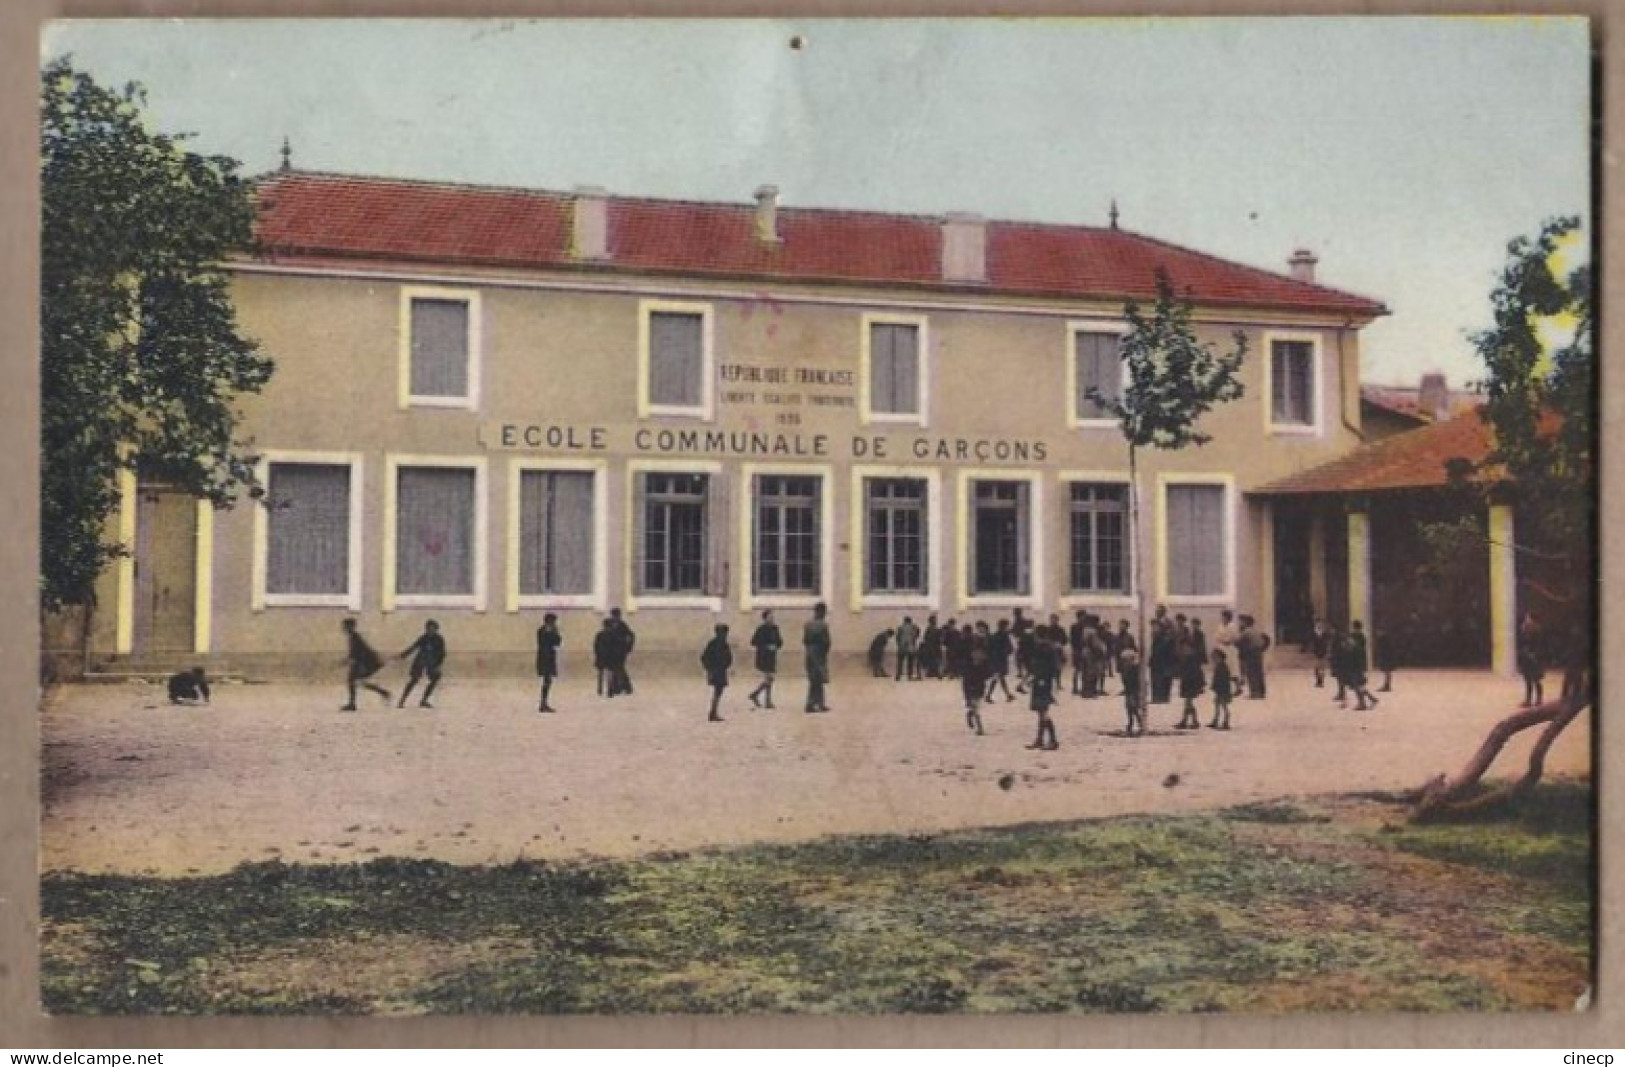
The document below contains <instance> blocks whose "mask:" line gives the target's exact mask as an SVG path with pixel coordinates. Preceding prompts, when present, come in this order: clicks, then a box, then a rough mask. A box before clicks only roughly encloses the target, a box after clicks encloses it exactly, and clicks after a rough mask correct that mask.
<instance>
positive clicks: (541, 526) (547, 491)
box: [519, 470, 595, 596]
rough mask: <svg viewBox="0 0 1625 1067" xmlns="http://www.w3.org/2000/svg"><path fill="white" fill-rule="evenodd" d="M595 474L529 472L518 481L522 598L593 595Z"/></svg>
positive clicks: (589, 472) (580, 472)
mask: <svg viewBox="0 0 1625 1067" xmlns="http://www.w3.org/2000/svg"><path fill="white" fill-rule="evenodd" d="M593 514H594V500H593V474H592V472H591V471H553V470H526V471H522V472H521V473H520V475H519V593H520V595H521V596H581V595H585V594H589V593H591V592H592V576H593V553H594V551H595V547H594V538H593Z"/></svg>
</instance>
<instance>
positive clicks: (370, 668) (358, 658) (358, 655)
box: [339, 619, 390, 711]
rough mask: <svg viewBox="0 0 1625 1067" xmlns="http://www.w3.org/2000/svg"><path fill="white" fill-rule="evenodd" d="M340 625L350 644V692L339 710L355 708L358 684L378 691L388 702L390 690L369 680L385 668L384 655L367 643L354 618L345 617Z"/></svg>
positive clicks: (347, 675) (348, 682)
mask: <svg viewBox="0 0 1625 1067" xmlns="http://www.w3.org/2000/svg"><path fill="white" fill-rule="evenodd" d="M339 626H340V628H342V629H343V630H344V636H345V639H346V641H347V642H348V645H349V647H348V649H347V650H346V662H347V663H348V671H347V674H346V678H345V684H346V685H347V686H348V688H349V693H350V699H349V701H348V702H347V703H346V704H345V705H344V706H343V707H342V708H340V709H339V710H340V711H354V710H355V689H356V686H358V685H360V686H363V687H364V688H367V689H370V690H372V691H373V692H374V693H377V694H378V695H379V696H381V697H383V698H384V703H385V704H388V703H389V702H390V696H389V690H387V689H385V688H384V687H383V686H381V685H374V684H373V683H371V682H369V681H367V679H368V678H371V677H372V676H373V675H375V674H377V673H378V672H379V670H381V669H382V668H383V666H384V660H383V657H381V656H379V655H378V653H377V652H375V651H374V650H373V647H372V646H371V645H369V644H367V640H366V638H364V637H362V636H361V634H360V632H359V631H357V630H356V628H355V620H354V619H345V620H344V621H343V622H341V623H339Z"/></svg>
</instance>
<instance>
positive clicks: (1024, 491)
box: [1015, 482, 1033, 596]
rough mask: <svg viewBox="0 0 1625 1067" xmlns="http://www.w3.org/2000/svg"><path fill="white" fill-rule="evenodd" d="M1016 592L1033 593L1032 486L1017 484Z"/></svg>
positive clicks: (1026, 483)
mask: <svg viewBox="0 0 1625 1067" xmlns="http://www.w3.org/2000/svg"><path fill="white" fill-rule="evenodd" d="M1015 486H1016V592H1018V593H1020V594H1021V595H1022V596H1026V595H1028V594H1029V593H1031V592H1032V588H1033V587H1032V541H1033V531H1032V519H1031V513H1030V511H1029V504H1030V501H1031V496H1032V485H1031V484H1030V483H1028V482H1016V483H1015Z"/></svg>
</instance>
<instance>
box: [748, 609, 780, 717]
mask: <svg viewBox="0 0 1625 1067" xmlns="http://www.w3.org/2000/svg"><path fill="white" fill-rule="evenodd" d="M750 647H752V648H754V649H755V650H756V670H757V671H758V672H760V673H761V675H762V680H761V682H760V684H758V685H757V686H756V688H755V689H752V690H751V691H750V702H751V704H752V705H754V706H755V707H758V708H771V707H772V706H773V676H774V675H775V674H777V673H778V670H779V649H781V648H783V647H784V636H783V635H782V634H780V633H779V624H778V623H776V622H774V621H773V612H772V611H771V610H768V611H764V612H762V625H760V626H758V627H756V632H755V633H754V634H751V637H750ZM763 701H766V703H763Z"/></svg>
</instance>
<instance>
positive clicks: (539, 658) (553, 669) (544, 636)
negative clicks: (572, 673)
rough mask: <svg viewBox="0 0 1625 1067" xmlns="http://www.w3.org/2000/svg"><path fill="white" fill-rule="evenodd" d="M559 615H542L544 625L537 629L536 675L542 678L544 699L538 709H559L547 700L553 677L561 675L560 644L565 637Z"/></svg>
mask: <svg viewBox="0 0 1625 1067" xmlns="http://www.w3.org/2000/svg"><path fill="white" fill-rule="evenodd" d="M558 624H559V617H558V616H557V615H555V614H553V613H552V612H551V611H550V612H548V613H547V614H546V615H543V616H542V625H541V626H540V627H538V628H537V630H536V677H538V678H540V679H541V680H542V699H541V703H540V704H538V705H537V707H536V710H537V711H557V710H559V709H557V708H555V707H554V706H553V705H551V704H549V703H548V702H547V697H548V694H550V693H551V692H552V691H553V679H554V678H557V677H558V676H559V646H560V645H562V644H564V637H563V635H562V634H560V633H559V625H558Z"/></svg>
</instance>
